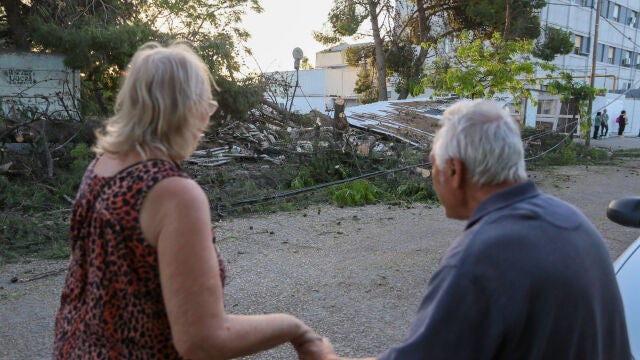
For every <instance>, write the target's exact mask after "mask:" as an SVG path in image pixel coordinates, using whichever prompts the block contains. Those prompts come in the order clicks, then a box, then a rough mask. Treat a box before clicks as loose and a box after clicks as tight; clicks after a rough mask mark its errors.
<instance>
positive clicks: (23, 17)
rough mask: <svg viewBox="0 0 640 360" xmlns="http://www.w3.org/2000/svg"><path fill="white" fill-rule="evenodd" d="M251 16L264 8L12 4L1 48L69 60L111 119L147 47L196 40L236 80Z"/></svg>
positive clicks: (180, 3)
mask: <svg viewBox="0 0 640 360" xmlns="http://www.w3.org/2000/svg"><path fill="white" fill-rule="evenodd" d="M249 10H251V11H255V12H261V11H262V8H261V7H260V4H259V2H258V0H217V1H208V0H192V1H187V0H152V1H141V0H126V1H116V0H100V1H97V0H56V1H54V0H31V1H24V0H4V1H3V2H2V4H1V5H0V38H1V39H2V40H3V42H2V43H0V47H5V48H12V49H16V50H22V51H32V50H35V51H44V52H57V53H61V54H63V55H65V64H66V65H67V66H69V67H70V68H72V69H76V70H80V72H81V73H82V74H83V76H84V77H83V79H84V80H85V81H86V82H87V83H88V85H89V86H88V87H87V89H88V91H90V93H91V94H93V96H95V98H96V100H97V103H98V105H99V106H100V110H101V112H102V113H105V114H106V112H107V104H108V103H109V102H110V100H112V97H113V94H114V93H115V91H116V89H117V86H118V84H117V79H118V78H119V76H120V73H121V71H122V70H123V69H124V67H125V66H126V64H127V61H128V60H129V58H130V57H131V56H132V55H133V53H134V52H135V51H136V49H137V48H138V47H139V46H140V45H141V44H143V43H144V42H146V41H150V40H155V41H159V42H162V43H166V42H168V41H171V40H173V39H182V40H188V41H190V42H192V43H193V44H194V46H196V47H197V49H198V50H199V52H200V55H201V56H202V58H203V59H204V60H205V61H206V62H207V63H208V64H209V66H210V68H211V70H212V72H213V73H214V75H215V76H216V77H226V78H229V79H230V80H234V79H235V74H236V73H237V72H238V71H239V70H240V66H241V64H240V63H239V60H238V56H239V54H240V52H241V51H248V49H245V48H244V47H243V45H242V44H243V43H245V41H246V40H247V38H248V37H249V34H248V32H247V31H246V30H244V29H242V28H241V27H240V26H239V24H240V20H241V17H242V15H244V14H245V13H246V12H247V11H249ZM105 102H106V103H105ZM224 106H225V104H221V107H223V108H224Z"/></svg>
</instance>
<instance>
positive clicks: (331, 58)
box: [316, 51, 346, 68]
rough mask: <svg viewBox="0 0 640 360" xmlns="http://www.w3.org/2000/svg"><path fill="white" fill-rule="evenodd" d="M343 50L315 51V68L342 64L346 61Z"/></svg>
mask: <svg viewBox="0 0 640 360" xmlns="http://www.w3.org/2000/svg"><path fill="white" fill-rule="evenodd" d="M343 53H344V51H321V52H318V53H316V68H327V67H331V66H343V65H344V64H345V63H346V60H345V58H344V54H343Z"/></svg>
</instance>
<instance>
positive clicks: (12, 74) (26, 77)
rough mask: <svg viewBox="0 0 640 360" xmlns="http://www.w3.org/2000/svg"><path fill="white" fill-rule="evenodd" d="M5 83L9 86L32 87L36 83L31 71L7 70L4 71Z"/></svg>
mask: <svg viewBox="0 0 640 360" xmlns="http://www.w3.org/2000/svg"><path fill="white" fill-rule="evenodd" d="M4 74H5V76H6V78H7V83H9V84H11V85H33V84H35V83H36V80H35V76H34V72H33V70H28V69H7V70H5V71H4Z"/></svg>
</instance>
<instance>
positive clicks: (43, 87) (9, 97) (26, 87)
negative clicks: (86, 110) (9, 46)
mask: <svg viewBox="0 0 640 360" xmlns="http://www.w3.org/2000/svg"><path fill="white" fill-rule="evenodd" d="M63 59H64V58H63V57H62V56H61V55H52V54H38V53H22V52H0V102H1V106H2V110H3V111H4V112H5V114H8V115H9V116H18V111H19V108H20V107H21V104H22V106H25V105H26V106H36V107H37V108H38V109H39V110H41V111H45V110H47V112H48V113H49V114H51V115H53V116H56V117H61V118H64V117H66V113H64V106H63V103H64V104H65V105H67V107H70V108H74V106H73V104H74V103H76V102H77V100H78V99H79V97H80V74H79V72H77V71H75V72H74V71H72V70H70V69H68V68H66V67H65V66H64V63H63ZM59 94H61V95H62V100H61V99H60V98H59V96H58V95H59ZM47 101H48V102H49V107H48V109H47ZM76 115H77V114H76Z"/></svg>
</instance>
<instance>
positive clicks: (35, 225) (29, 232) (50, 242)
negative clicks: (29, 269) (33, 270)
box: [0, 213, 69, 265]
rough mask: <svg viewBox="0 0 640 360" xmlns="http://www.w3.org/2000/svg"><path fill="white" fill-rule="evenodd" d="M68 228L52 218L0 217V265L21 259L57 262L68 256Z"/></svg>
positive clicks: (8, 215) (67, 225) (66, 224)
mask: <svg viewBox="0 0 640 360" xmlns="http://www.w3.org/2000/svg"><path fill="white" fill-rule="evenodd" d="M68 235H69V224H68V223H67V222H66V221H60V220H56V219H53V218H51V217H46V216H42V215H39V216H37V217H34V216H29V217H24V216H17V215H14V214H11V213H8V214H4V215H1V216H0V265H4V264H6V263H8V262H13V261H16V260H18V259H20V258H22V257H24V256H35V257H42V258H47V259H60V258H65V257H68V256H69V242H68Z"/></svg>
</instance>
